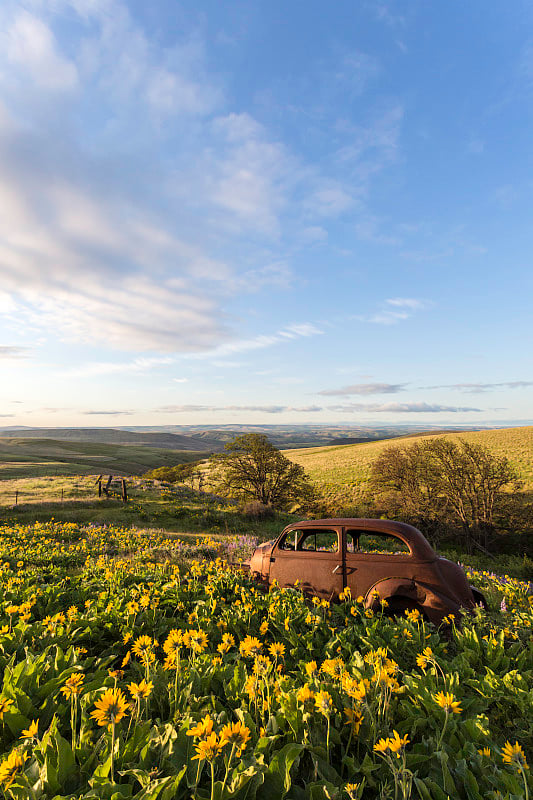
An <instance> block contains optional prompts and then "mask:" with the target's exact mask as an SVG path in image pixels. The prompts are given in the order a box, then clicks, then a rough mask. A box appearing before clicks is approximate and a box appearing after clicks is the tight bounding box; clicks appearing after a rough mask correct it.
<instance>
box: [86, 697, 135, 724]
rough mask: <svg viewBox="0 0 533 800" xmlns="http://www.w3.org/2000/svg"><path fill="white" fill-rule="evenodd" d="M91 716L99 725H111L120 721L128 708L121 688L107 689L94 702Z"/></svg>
mask: <svg viewBox="0 0 533 800" xmlns="http://www.w3.org/2000/svg"><path fill="white" fill-rule="evenodd" d="M94 705H95V707H96V708H95V710H94V711H91V717H92V718H93V719H95V720H96V721H97V723H98V724H99V725H108V726H110V725H113V724H114V723H117V722H120V720H121V719H122V717H123V716H124V715H125V714H126V711H127V710H128V703H127V701H126V698H125V697H124V695H123V693H122V690H121V689H107V690H106V691H105V692H104V694H103V695H102V697H101V698H100V700H97V701H96V702H95V704H94Z"/></svg>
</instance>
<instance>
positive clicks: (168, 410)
mask: <svg viewBox="0 0 533 800" xmlns="http://www.w3.org/2000/svg"><path fill="white" fill-rule="evenodd" d="M154 410H155V411H157V412H159V413H162V414H187V413H188V414H191V413H202V414H204V413H206V412H209V413H211V412H221V411H222V412H224V411H230V412H235V413H242V412H253V413H260V414H283V413H285V412H294V413H298V414H310V413H315V412H318V411H322V410H323V409H322V407H321V406H301V407H298V406H276V405H270V406H253V405H251V406H238V405H229V406H211V405H195V404H185V405H168V406H161V407H160V408H156V409H154Z"/></svg>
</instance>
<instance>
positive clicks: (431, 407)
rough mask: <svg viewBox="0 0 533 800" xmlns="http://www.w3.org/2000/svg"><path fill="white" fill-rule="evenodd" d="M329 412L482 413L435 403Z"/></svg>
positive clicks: (333, 408) (362, 405) (359, 405)
mask: <svg viewBox="0 0 533 800" xmlns="http://www.w3.org/2000/svg"><path fill="white" fill-rule="evenodd" d="M328 410H329V411H341V412H348V413H350V412H354V413H357V412H359V411H364V412H367V413H368V412H371V413H376V414H381V413H394V414H438V413H442V412H446V413H451V414H457V413H459V412H467V411H482V410H483V409H481V408H469V407H464V406H444V405H439V404H437V403H425V402H418V403H382V404H380V403H350V404H347V405H339V406H328Z"/></svg>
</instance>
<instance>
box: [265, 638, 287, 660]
mask: <svg viewBox="0 0 533 800" xmlns="http://www.w3.org/2000/svg"><path fill="white" fill-rule="evenodd" d="M268 649H269V650H270V655H271V656H273V657H274V658H283V656H284V655H285V645H284V644H282V643H281V642H273V643H272V644H271V645H270V647H269V648H268Z"/></svg>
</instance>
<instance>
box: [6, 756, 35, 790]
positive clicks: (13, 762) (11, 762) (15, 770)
mask: <svg viewBox="0 0 533 800" xmlns="http://www.w3.org/2000/svg"><path fill="white" fill-rule="evenodd" d="M27 758H28V755H27V753H18V752H17V751H16V750H13V752H12V753H10V754H9V755H8V757H7V758H6V759H4V761H2V763H1V764H0V784H2V786H3V787H4V789H9V787H10V786H11V784H12V783H13V781H14V780H15V778H16V777H17V775H18V774H19V772H22V769H23V767H24V763H25V761H26V759H27Z"/></svg>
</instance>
